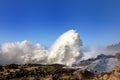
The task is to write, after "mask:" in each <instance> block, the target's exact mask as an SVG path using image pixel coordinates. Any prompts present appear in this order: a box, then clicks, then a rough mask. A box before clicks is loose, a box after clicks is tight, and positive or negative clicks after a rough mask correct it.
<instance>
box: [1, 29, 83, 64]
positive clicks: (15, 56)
mask: <svg viewBox="0 0 120 80" xmlns="http://www.w3.org/2000/svg"><path fill="white" fill-rule="evenodd" d="M81 46H82V42H81V40H80V36H79V34H78V33H77V32H76V31H74V30H69V31H67V32H65V33H64V34H62V35H61V36H60V37H59V38H58V39H57V41H56V42H55V43H54V44H53V45H52V47H50V48H49V49H48V50H45V49H44V47H42V46H41V45H40V44H36V45H35V46H34V45H32V44H31V43H30V42H29V41H27V40H24V41H22V42H14V43H5V44H3V45H2V46H1V49H0V64H3V65H4V64H11V63H15V64H24V63H37V64H53V63H59V64H65V65H68V66H71V65H72V64H73V63H76V62H77V61H78V60H79V59H81V57H82V50H81Z"/></svg>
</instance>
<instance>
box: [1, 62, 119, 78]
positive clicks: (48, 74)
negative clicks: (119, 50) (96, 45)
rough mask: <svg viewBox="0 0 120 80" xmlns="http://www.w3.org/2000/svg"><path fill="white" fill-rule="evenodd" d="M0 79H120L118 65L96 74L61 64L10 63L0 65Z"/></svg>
mask: <svg viewBox="0 0 120 80" xmlns="http://www.w3.org/2000/svg"><path fill="white" fill-rule="evenodd" d="M0 80H120V65H118V66H115V68H114V70H113V71H112V72H109V73H107V72H106V73H101V74H99V75H96V74H94V73H91V72H89V71H87V70H84V71H82V70H80V69H79V68H70V67H66V66H64V65H61V64H51V65H41V64H24V65H17V64H10V65H6V66H0Z"/></svg>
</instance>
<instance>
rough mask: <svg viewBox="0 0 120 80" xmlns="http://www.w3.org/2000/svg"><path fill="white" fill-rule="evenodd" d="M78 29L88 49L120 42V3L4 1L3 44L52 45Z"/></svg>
mask: <svg viewBox="0 0 120 80" xmlns="http://www.w3.org/2000/svg"><path fill="white" fill-rule="evenodd" d="M70 29H75V30H76V31H77V32H78V33H79V34H80V36H81V39H82V41H83V45H84V46H105V45H108V44H114V43H118V42H119V41H120V0H0V44H2V43H5V42H14V41H23V40H29V41H30V42H32V43H41V44H42V45H44V46H50V45H52V44H53V43H54V41H55V40H56V39H57V38H58V37H59V36H60V35H61V34H62V33H64V32H65V31H67V30H70Z"/></svg>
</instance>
